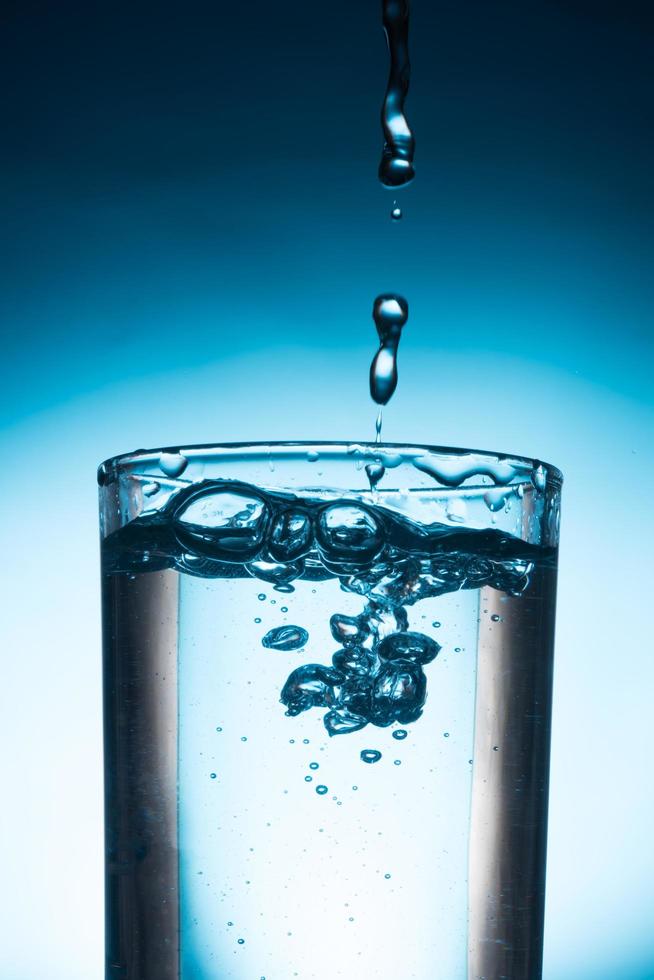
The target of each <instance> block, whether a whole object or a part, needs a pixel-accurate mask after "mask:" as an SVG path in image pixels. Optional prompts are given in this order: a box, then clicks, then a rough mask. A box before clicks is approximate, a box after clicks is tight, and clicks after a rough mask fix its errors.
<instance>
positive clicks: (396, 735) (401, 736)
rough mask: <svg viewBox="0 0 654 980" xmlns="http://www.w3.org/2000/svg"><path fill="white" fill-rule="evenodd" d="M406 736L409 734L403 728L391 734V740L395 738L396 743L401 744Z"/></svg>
mask: <svg viewBox="0 0 654 980" xmlns="http://www.w3.org/2000/svg"><path fill="white" fill-rule="evenodd" d="M408 734H409V733H408V732H407V730H406V729H405V728H396V729H395V731H394V732H393V738H396V739H397V740H398V742H401V741H402V740H403V739H405V738H406V737H407V735H408Z"/></svg>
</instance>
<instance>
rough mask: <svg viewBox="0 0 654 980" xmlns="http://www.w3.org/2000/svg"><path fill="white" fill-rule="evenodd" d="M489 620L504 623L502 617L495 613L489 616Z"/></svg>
mask: <svg viewBox="0 0 654 980" xmlns="http://www.w3.org/2000/svg"><path fill="white" fill-rule="evenodd" d="M491 619H492V620H493V622H494V623H502V622H504V620H503V619H502V617H501V616H498V615H497V613H493V615H492V616H491Z"/></svg>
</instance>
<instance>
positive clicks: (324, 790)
mask: <svg viewBox="0 0 654 980" xmlns="http://www.w3.org/2000/svg"><path fill="white" fill-rule="evenodd" d="M328 792H329V790H328V789H327V787H326V786H323V785H322V784H321V785H320V786H316V793H317V794H318V796H324V795H325V793H328Z"/></svg>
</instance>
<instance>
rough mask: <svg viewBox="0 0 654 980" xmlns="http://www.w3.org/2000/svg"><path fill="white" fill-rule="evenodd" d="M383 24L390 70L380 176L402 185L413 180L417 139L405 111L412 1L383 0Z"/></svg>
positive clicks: (388, 183) (387, 182) (390, 184)
mask: <svg viewBox="0 0 654 980" xmlns="http://www.w3.org/2000/svg"><path fill="white" fill-rule="evenodd" d="M383 23H384V32H385V34H386V41H387V43H388V52H389V55H390V70H389V75H388V85H387V86H386V95H385V97H384V103H383V105H382V111H381V123H382V129H383V131H384V149H383V150H382V157H381V162H380V164H379V179H380V181H381V182H382V184H384V185H385V186H386V187H401V186H402V185H403V184H408V183H409V181H410V180H413V177H414V169H413V154H414V150H415V139H414V136H413V133H412V132H411V129H410V127H409V123H408V122H407V118H406V116H405V114H404V100H405V99H406V96H407V93H408V91H409V79H410V75H411V65H410V62H409V0H383Z"/></svg>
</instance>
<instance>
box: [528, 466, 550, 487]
mask: <svg viewBox="0 0 654 980" xmlns="http://www.w3.org/2000/svg"><path fill="white" fill-rule="evenodd" d="M531 482H532V483H533V485H534V487H535V488H536V490H538V491H540V492H541V493H542V491H543V490H544V489H545V487H546V485H547V475H546V473H545V467H544V466H543V464H542V463H539V462H538V460H534V468H533V470H532V473H531Z"/></svg>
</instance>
